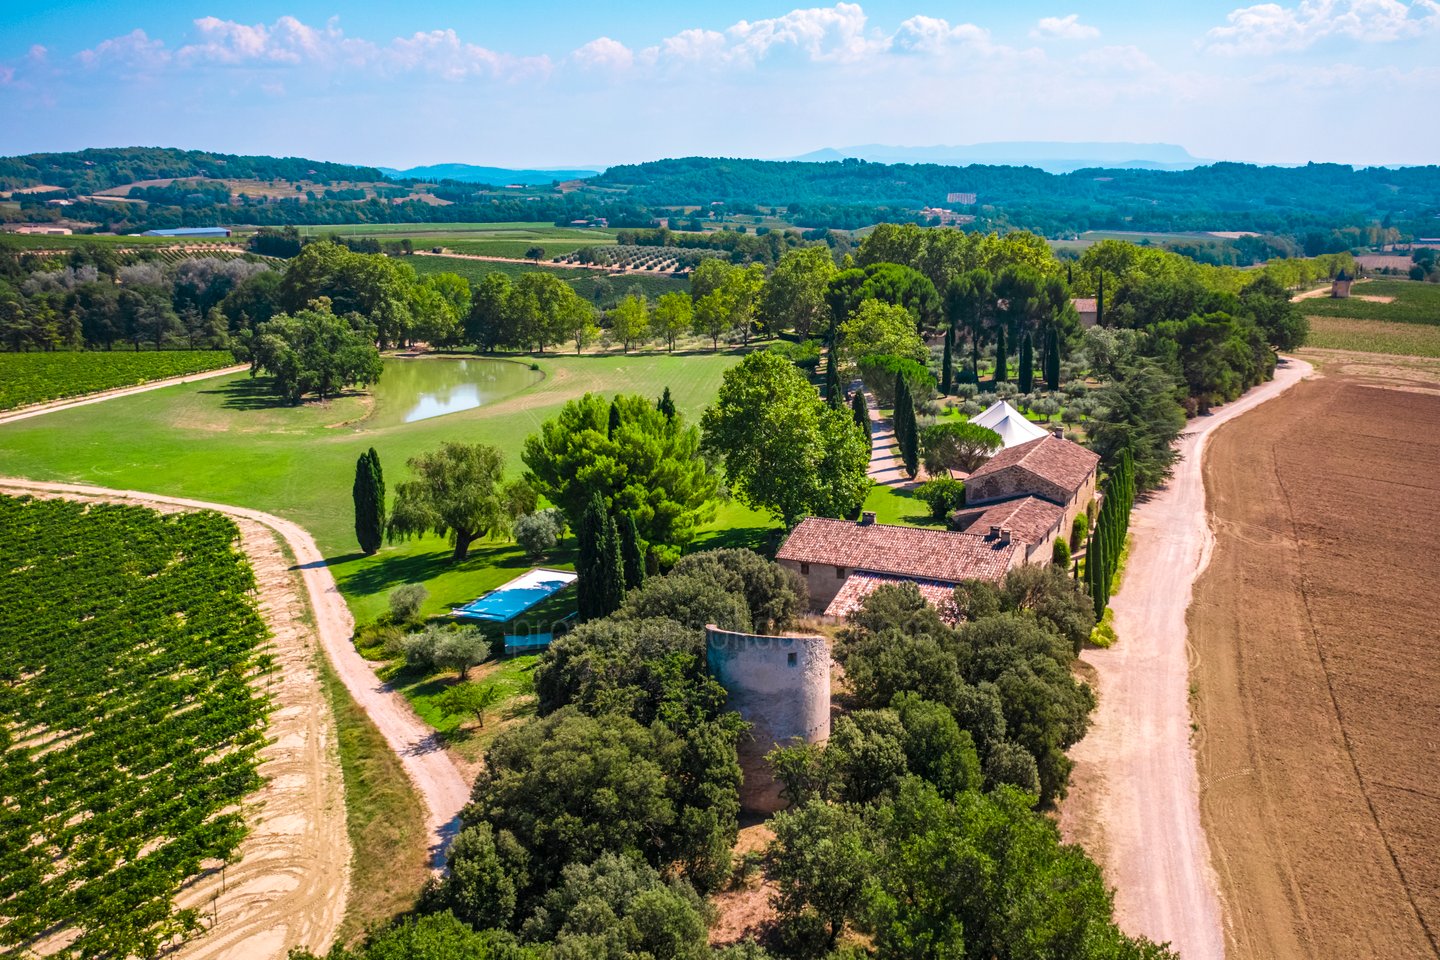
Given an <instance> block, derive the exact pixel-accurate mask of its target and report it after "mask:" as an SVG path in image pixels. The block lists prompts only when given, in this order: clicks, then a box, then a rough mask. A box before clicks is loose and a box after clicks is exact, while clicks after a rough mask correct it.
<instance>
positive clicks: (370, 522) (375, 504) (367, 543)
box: [351, 447, 385, 556]
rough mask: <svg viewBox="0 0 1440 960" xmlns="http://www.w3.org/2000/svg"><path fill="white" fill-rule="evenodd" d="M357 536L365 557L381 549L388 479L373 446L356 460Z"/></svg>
mask: <svg viewBox="0 0 1440 960" xmlns="http://www.w3.org/2000/svg"><path fill="white" fill-rule="evenodd" d="M351 493H352V495H353V497H354V499H355V539H356V540H357V541H359V543H360V549H361V550H362V551H363V552H364V553H365V555H366V556H369V555H370V554H373V553H374V552H375V551H377V550H379V549H380V544H381V543H382V542H383V536H384V530H385V480H384V478H383V476H382V475H381V473H380V455H379V454H378V453H376V452H375V448H374V447H371V448H370V450H369V451H368V452H366V453H362V454H361V455H360V458H359V459H358V460H356V461H355V484H354V487H353V488H352V490H351Z"/></svg>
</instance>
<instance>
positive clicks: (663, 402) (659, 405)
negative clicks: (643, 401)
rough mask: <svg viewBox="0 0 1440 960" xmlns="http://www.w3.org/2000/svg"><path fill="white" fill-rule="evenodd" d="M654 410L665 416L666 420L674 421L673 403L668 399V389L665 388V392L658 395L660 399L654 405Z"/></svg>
mask: <svg viewBox="0 0 1440 960" xmlns="http://www.w3.org/2000/svg"><path fill="white" fill-rule="evenodd" d="M655 409H656V410H659V411H660V412H661V413H663V414H665V419H666V420H674V419H675V401H674V400H673V399H671V397H670V388H669V387H666V388H665V392H664V393H663V394H661V395H660V399H659V400H658V401H657V402H656V403H655Z"/></svg>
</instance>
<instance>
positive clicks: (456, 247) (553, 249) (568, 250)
mask: <svg viewBox="0 0 1440 960" xmlns="http://www.w3.org/2000/svg"><path fill="white" fill-rule="evenodd" d="M416 240H424V241H425V243H426V244H431V240H430V238H421V237H417V238H416ZM614 243H615V241H614V239H612V238H610V237H589V238H586V239H584V240H561V239H554V240H547V239H543V238H536V239H534V240H512V239H508V238H496V239H487V240H469V239H463V240H451V239H446V240H435V241H433V245H436V246H442V247H444V248H445V249H446V250H447V251H449V252H450V253H469V254H478V255H479V256H482V257H514V258H516V259H517V260H519V259H523V258H524V257H525V254H526V253H527V252H529V250H530V248H531V247H535V246H538V247H542V248H543V249H544V250H545V256H544V257H543V258H542V259H544V260H551V259H554V258H555V257H562V256H566V255H568V254H572V253H574V252H575V251H576V250H583V249H585V248H586V247H599V246H613V245H614Z"/></svg>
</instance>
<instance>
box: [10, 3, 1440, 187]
mask: <svg viewBox="0 0 1440 960" xmlns="http://www.w3.org/2000/svg"><path fill="white" fill-rule="evenodd" d="M17 7H19V4H17V3H11V2H6V3H4V4H3V11H0V116H3V117H4V118H5V121H4V123H3V125H0V154H14V153H24V152H30V151H39V150H69V149H77V148H80V147H84V146H116V145H131V144H144V145H164V146H180V147H191V148H203V149H211V150H220V151H225V152H233V153H270V154H287V155H301V156H309V157H314V158H317V159H325V160H338V161H350V162H357V163H374V164H382V165H387V166H410V165H414V164H421V163H436V162H446V161H462V162H470V163H477V164H493V165H504V166H566V165H587V164H601V165H603V164H611V163H623V162H632V161H640V160H646V159H654V158H657V157H663V156H684V155H694V154H704V155H727V156H755V157H784V156H792V155H795V154H800V153H804V152H807V151H809V150H813V149H816V148H819V147H824V146H845V145H850V144H861V143H886V144H899V145H909V146H925V145H932V144H959V143H974V142H983V141H991V140H1129V141H1138V142H1167V143H1178V144H1180V145H1182V146H1185V147H1186V148H1188V149H1189V150H1190V151H1191V152H1192V153H1193V154H1195V155H1196V156H1201V157H1209V158H1220V159H1235V160H1250V161H1256V162H1275V163H1291V162H1303V161H1306V160H1334V161H1340V162H1349V163H1356V164H1367V163H1412V164H1413V163H1435V162H1440V125H1437V124H1436V123H1435V122H1434V119H1433V101H1434V91H1435V90H1436V89H1440V87H1437V81H1440V0H1280V2H1276V3H1261V4H1254V5H1251V4H1245V3H1237V2H1235V0H1229V2H1213V0H1188V2H1187V0H1157V2H1154V3H1151V4H1147V5H1143V6H1142V5H1139V4H1135V3H1133V2H1132V3H1128V4H1122V3H1118V2H1088V3H1080V2H1068V0H1056V2H1033V0H1013V2H1010V3H1007V4H1003V5H999V4H978V3H955V2H929V0H883V2H882V0H873V2H866V3H838V4H834V5H830V6H815V7H808V6H797V5H795V4H794V3H793V0H792V2H790V3H785V2H757V0H743V2H732V3H727V4H723V5H722V4H715V3H698V2H691V0H670V2H665V3H646V4H639V3H610V4H596V3H593V2H589V3H572V2H568V0H560V2H552V3H547V4H543V5H538V4H537V5H529V4H515V3H507V4H494V3H491V2H487V0H469V2H465V3H460V2H449V0H442V2H429V3H424V4H404V3H394V2H386V3H371V2H363V0H351V2H349V3H346V4H337V3H335V2H334V0H331V2H329V3H322V2H311V0H258V2H255V0H252V2H247V3H244V4H237V3H228V2H208V3H203V4H202V3H194V2H189V3H182V2H176V0H149V2H147V3H145V4H143V5H142V4H118V3H115V2H113V0H50V2H48V3H45V4H27V5H25V8H24V9H17Z"/></svg>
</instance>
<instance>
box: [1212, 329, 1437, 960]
mask: <svg viewBox="0 0 1440 960" xmlns="http://www.w3.org/2000/svg"><path fill="white" fill-rule="evenodd" d="M1348 356H1349V357H1350V358H1352V359H1339V358H1338V355H1330V356H1327V357H1326V360H1327V362H1326V363H1325V366H1324V368H1323V369H1324V376H1323V377H1321V378H1318V379H1314V380H1311V381H1308V382H1306V383H1303V384H1301V385H1300V386H1299V387H1298V388H1297V389H1295V390H1294V391H1292V392H1290V393H1288V394H1287V395H1286V396H1284V397H1283V398H1281V399H1279V400H1277V401H1276V402H1275V403H1273V404H1268V405H1266V406H1265V407H1264V408H1263V409H1261V410H1259V411H1256V412H1255V413H1253V414H1251V415H1249V416H1247V417H1245V418H1244V419H1243V420H1240V421H1238V422H1236V423H1234V424H1232V425H1230V426H1228V427H1226V428H1225V429H1223V430H1221V431H1220V432H1219V433H1218V434H1217V435H1216V436H1215V439H1214V441H1213V443H1212V445H1211V453H1210V455H1209V457H1208V458H1207V461H1206V465H1205V482H1206V489H1207V499H1208V501H1209V503H1210V506H1211V510H1212V512H1213V515H1214V525H1215V531H1216V546H1215V551H1214V556H1213V561H1212V564H1211V566H1210V569H1209V570H1208V571H1207V572H1206V574H1205V575H1204V576H1203V577H1201V579H1200V580H1199V582H1198V583H1197V584H1196V587H1195V604H1194V606H1193V607H1192V608H1191V611H1190V633H1191V638H1192V647H1193V649H1194V651H1195V654H1196V661H1195V668H1194V672H1193V677H1194V679H1195V683H1196V700H1195V717H1196V720H1197V721H1198V724H1199V732H1198V734H1197V738H1196V746H1197V762H1198V766H1199V774H1200V787H1201V792H1200V804H1201V816H1202V820H1203V822H1204V825H1205V830H1206V834H1207V836H1208V838H1209V841H1210V847H1211V850H1212V854H1213V857H1214V862H1215V865H1216V869H1217V871H1218V873H1219V876H1220V881H1221V889H1222V891H1223V893H1224V895H1225V902H1226V904H1227V910H1226V937H1227V946H1228V948H1229V952H1230V953H1231V955H1232V956H1233V957H1236V958H1245V960H1252V958H1253V960H1261V958H1264V960H1311V958H1335V960H1340V958H1345V960H1348V958H1352V957H1407V958H1410V957H1414V958H1424V957H1432V958H1433V957H1437V956H1440V949H1437V938H1436V935H1437V932H1440V859H1437V857H1436V855H1435V851H1436V849H1437V848H1440V792H1437V790H1436V783H1437V781H1440V761H1437V747H1440V741H1437V735H1436V728H1437V726H1440V631H1437V630H1436V629H1435V623H1436V621H1437V620H1440V555H1437V553H1436V551H1435V549H1434V532H1435V530H1436V528H1437V527H1440V363H1436V362H1435V361H1430V362H1429V364H1428V366H1429V368H1430V369H1429V370H1426V369H1425V364H1424V362H1423V361H1410V360H1401V359H1397V358H1388V357H1373V356H1372V357H1368V358H1359V359H1353V358H1356V357H1357V356H1358V355H1348ZM1385 387H1388V388H1390V389H1383V388H1385Z"/></svg>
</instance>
